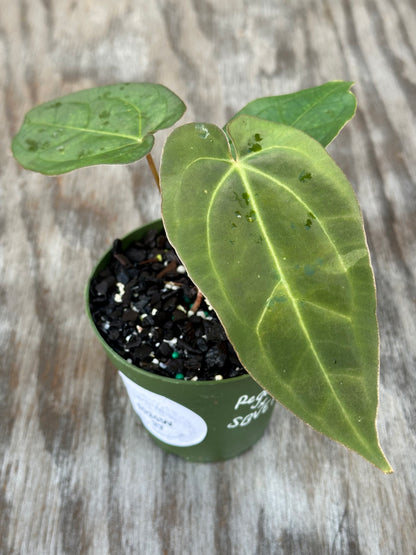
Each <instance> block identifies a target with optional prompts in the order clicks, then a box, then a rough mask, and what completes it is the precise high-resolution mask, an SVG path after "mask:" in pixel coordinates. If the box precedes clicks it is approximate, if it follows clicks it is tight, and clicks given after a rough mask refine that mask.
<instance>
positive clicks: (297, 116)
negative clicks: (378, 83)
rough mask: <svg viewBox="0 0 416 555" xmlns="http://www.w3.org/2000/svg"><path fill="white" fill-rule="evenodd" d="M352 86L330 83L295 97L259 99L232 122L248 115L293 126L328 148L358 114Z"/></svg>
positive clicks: (296, 94) (335, 82) (297, 94)
mask: <svg viewBox="0 0 416 555" xmlns="http://www.w3.org/2000/svg"><path fill="white" fill-rule="evenodd" d="M352 84H353V83H352V82H346V81H330V82H329V83H325V84H323V85H320V86H319V87H313V88H311V89H304V90H302V91H298V92H295V93H292V94H285V95H282V96H269V97H264V98H258V99H257V100H253V101H252V102H249V103H248V104H247V106H245V107H244V108H243V109H242V110H240V111H239V112H238V113H237V114H236V115H235V116H234V118H233V119H235V118H236V117H238V116H240V115H242V114H245V115H248V116H256V117H259V118H262V119H266V120H269V121H274V122H276V123H284V124H286V125H291V126H292V127H296V128H297V129H300V130H301V131H304V132H305V133H307V134H308V135H310V136H311V137H313V138H314V139H316V140H317V141H319V142H320V143H321V145H323V146H327V145H328V144H329V143H330V142H331V141H332V140H333V139H334V138H335V137H336V136H337V135H338V133H339V131H340V130H341V129H342V127H344V125H345V124H346V123H347V122H348V121H349V120H350V119H351V118H352V117H353V116H354V114H355V110H356V100H355V96H354V95H353V93H352V92H351V91H350V88H351V86H352ZM231 121H233V120H231Z"/></svg>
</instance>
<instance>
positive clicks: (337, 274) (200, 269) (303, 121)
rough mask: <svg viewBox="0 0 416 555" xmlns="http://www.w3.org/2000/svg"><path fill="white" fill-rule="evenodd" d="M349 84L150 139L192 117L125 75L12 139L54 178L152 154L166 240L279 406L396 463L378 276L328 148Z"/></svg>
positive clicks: (57, 106) (350, 98)
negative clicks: (381, 387) (158, 150)
mask: <svg viewBox="0 0 416 555" xmlns="http://www.w3.org/2000/svg"><path fill="white" fill-rule="evenodd" d="M351 85H352V83H349V82H343V81H334V82H329V83H325V84H323V85H321V86H318V87H314V88H311V89H306V90H303V91H299V92H296V93H294V94H288V95H283V96H274V97H265V98H260V99H257V100H254V101H253V102H250V103H249V104H248V105H247V106H245V107H244V108H243V109H242V110H241V111H240V112H238V113H237V114H236V115H235V116H234V117H233V118H232V119H231V121H230V122H229V123H228V124H227V125H226V126H225V127H224V128H223V129H221V128H219V127H217V126H216V125H213V124H210V123H207V122H199V123H188V124H186V125H183V126H180V127H177V128H176V129H175V130H174V131H173V132H172V133H171V135H170V136H169V137H168V139H167V141H166V144H165V147H164V152H163V155H162V161H161V173H160V184H159V176H158V173H157V171H156V168H155V164H154V162H153V159H152V157H151V150H152V147H153V142H154V137H153V134H154V133H155V132H156V131H158V130H159V129H162V128H167V127H170V126H172V125H174V124H175V123H176V122H177V121H178V119H179V118H180V117H181V116H182V114H183V113H184V111H185V105H184V104H183V102H182V101H181V100H180V99H179V98H178V97H177V96H176V95H175V94H173V93H172V92H171V91H170V90H168V89H167V88H165V87H163V86H161V85H156V84H150V83H130V84H117V85H111V86H105V87H98V88H93V89H88V90H83V91H79V92H76V93H73V94H70V95H67V96H64V97H62V98H59V99H55V100H52V101H50V102H46V103H45V104H42V105H40V106H37V107H35V108H34V109H32V110H31V111H30V112H28V114H27V115H26V118H25V120H24V123H23V125H22V127H21V129H20V131H19V132H18V134H17V135H16V137H15V138H14V141H13V145H12V149H13V153H14V156H15V157H16V159H17V160H18V161H19V162H20V163H21V164H22V165H23V166H24V167H25V168H27V169H31V170H35V171H39V172H42V173H44V174H47V175H55V174H60V173H64V172H68V171H71V170H74V169H76V168H80V167H83V166H89V165H95V164H121V163H130V162H133V161H136V160H138V159H140V158H143V157H147V159H148V161H149V164H150V167H151V169H152V171H153V175H154V176H155V178H156V180H157V182H158V185H159V187H160V190H161V195H162V217H163V222H164V225H165V229H166V233H167V236H168V238H169V240H170V242H171V243H172V244H173V246H174V248H175V249H176V251H177V254H178V256H179V257H180V259H181V260H182V262H183V264H184V266H185V267H186V269H187V272H188V274H189V276H190V277H191V279H192V280H193V281H194V283H195V284H196V285H197V287H198V288H199V290H200V291H201V292H202V294H203V295H205V296H206V298H207V299H208V301H209V303H210V305H211V306H212V307H213V308H214V310H215V311H216V313H217V315H218V317H219V318H220V320H221V322H222V324H223V326H224V328H225V330H226V332H227V335H228V337H229V339H230V341H231V343H232V344H233V346H234V348H235V350H236V352H237V353H238V356H239V358H240V361H241V363H242V364H243V366H244V367H245V369H246V370H247V371H248V372H249V373H250V374H251V375H252V376H253V378H254V379H255V380H256V381H257V382H258V383H259V384H260V385H261V386H262V387H263V388H264V389H266V390H267V391H268V392H269V393H270V394H271V395H272V396H273V397H275V398H276V399H277V400H278V401H279V402H280V403H282V404H283V405H284V406H286V407H287V408H288V409H290V410H291V411H293V412H294V413H295V414H296V415H297V416H298V417H300V418H301V419H303V420H304V421H305V422H306V423H308V424H310V425H311V426H312V427H313V428H315V429H316V430H318V431H320V432H322V433H323V434H325V435H327V436H328V437H330V438H332V439H334V440H336V441H338V442H340V443H342V444H344V445H345V446H347V447H348V448H350V449H353V450H355V451H356V452H358V453H359V454H361V455H362V456H363V457H365V458H366V459H368V460H369V461H370V462H372V463H373V464H374V465H376V466H377V467H379V468H380V469H381V470H383V471H384V472H386V473H388V472H391V468H390V465H389V463H388V462H387V460H386V458H385V456H384V454H383V452H382V450H381V448H380V445H379V441H378V435H377V428H376V416H377V405H378V375H379V337H378V327H377V320H376V296H375V286H374V277H373V272H372V269H371V265H370V258H369V253H368V248H367V243H366V238H365V233H364V228H363V221H362V216H361V212H360V208H359V206H358V203H357V200H356V197H355V194H354V191H353V189H352V187H351V185H350V183H349V182H348V180H347V179H346V177H345V175H344V174H343V172H342V171H341V170H340V168H339V167H338V166H337V165H336V164H335V162H334V161H333V160H332V159H331V157H330V156H329V155H328V153H327V152H326V150H325V147H326V146H327V145H328V144H329V143H330V142H331V141H332V139H333V138H334V137H335V136H336V135H337V134H338V132H339V131H340V129H341V128H342V127H343V126H344V125H345V123H346V122H347V121H348V120H350V119H351V118H352V116H353V115H354V112H355V109H356V100H355V97H354V95H353V94H352V93H351V91H350V88H351Z"/></svg>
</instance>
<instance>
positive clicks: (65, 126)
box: [30, 121, 143, 143]
mask: <svg viewBox="0 0 416 555" xmlns="http://www.w3.org/2000/svg"><path fill="white" fill-rule="evenodd" d="M30 124H31V125H38V126H39V127H53V128H56V129H70V130H71V131H78V132H80V133H91V134H94V135H109V136H111V137H119V138H123V139H129V140H131V141H134V142H136V143H142V142H143V138H142V137H135V136H133V135H125V134H123V133H114V132H110V131H99V130H98V129H87V128H85V127H75V126H74V125H68V124H62V123H61V124H58V123H46V122H38V121H30ZM72 139H73V137H71V138H70V139H63V142H68V141H70V140H72ZM57 142H59V141H57Z"/></svg>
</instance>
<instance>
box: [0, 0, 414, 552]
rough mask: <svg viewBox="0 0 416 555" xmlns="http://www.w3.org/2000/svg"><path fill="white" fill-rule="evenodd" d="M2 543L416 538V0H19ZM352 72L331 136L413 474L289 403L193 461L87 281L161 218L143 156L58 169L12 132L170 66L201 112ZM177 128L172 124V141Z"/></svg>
mask: <svg viewBox="0 0 416 555" xmlns="http://www.w3.org/2000/svg"><path fill="white" fill-rule="evenodd" d="M0 12H1V14H0V95H1V96H0V129H1V133H0V178H1V190H0V249H1V250H0V351H1V354H0V372H1V385H0V401H1V408H0V441H1V448H0V553H1V554H2V555H3V554H35V555H37V554H49V553H58V554H61V553H62V554H71V555H74V554H84V553H92V554H106V553H111V554H117V555H118V554H124V553H126V554H140V555H141V554H144V555H148V554H149V555H155V554H156V555H159V554H161V555H162V554H168V555H170V554H178V555H186V554H198V555H205V554H207V555H212V554H221V555H229V554H235V555H244V554H249V555H254V554H256V555H268V554H281V553H282V554H292V553H293V554H308V555H309V554H317V555H322V554H327V553H328V554H329V553H336V554H338V553H342V554H343V553H351V554H365V555H368V554H378V553H381V554H386V555H387V554H388V555H390V554H399V555H401V554H403V555H408V554H412V553H416V527H415V520H416V515H415V512H416V496H415V487H416V445H415V425H416V417H415V405H416V383H415V363H416V347H415V345H416V340H415V337H416V325H415V306H416V286H415V268H416V189H415V175H416V169H415V167H414V159H415V152H416V148H415V147H416V140H415V123H416V122H415V108H416V95H415V93H416V71H415V69H416V63H415V58H416V9H415V3H414V0H303V1H302V0H290V1H283V0H275V1H273V0H269V1H256V0H245V1H243V0H240V1H239V0H182V1H179V0H155V1H152V0H117V2H115V1H114V0H84V1H81V0H72V1H69V0H68V1H64V0H55V1H54V0H14V1H8V0H0ZM333 79H345V80H354V81H355V82H356V86H355V93H356V95H357V97H358V102H359V110H358V112H357V115H356V117H355V118H354V120H353V122H352V123H351V124H350V125H349V126H348V128H347V129H345V130H344V131H343V132H342V134H341V135H340V136H339V137H338V138H337V139H336V141H335V142H334V143H333V145H332V146H331V147H330V152H331V154H332V156H333V157H334V158H335V160H336V161H337V162H338V164H339V165H340V166H341V167H342V168H343V170H344V172H345V173H346V174H347V176H348V178H349V179H350V181H351V182H352V184H353V186H354V188H355V190H356V192H357V195H358V197H359V200H360V203H361V205H362V209H363V214H364V218H365V223H366V229H367V232H368V240H369V245H370V248H371V251H372V258H373V263H374V270H375V274H376V280H377V286H378V302H379V305H378V313H379V321H380V334H381V377H380V410H379V418H378V424H379V430H380V439H381V443H382V446H383V447H384V450H385V452H386V454H387V456H388V458H389V460H390V462H391V464H392V465H393V467H394V470H395V473H394V474H393V475H391V476H385V475H383V474H382V473H381V472H380V471H378V470H376V469H375V468H373V467H372V466H371V465H370V464H368V463H366V462H365V461H364V460H362V459H361V458H360V457H359V456H358V455H355V454H353V453H351V452H348V451H347V450H346V449H344V448H342V447H341V446H339V445H336V444H334V443H332V442H330V441H329V440H327V439H326V438H324V437H322V436H320V435H319V434H317V433H316V432H314V431H312V430H311V429H309V428H307V427H306V426H305V425H304V424H303V423H301V422H299V421H298V420H297V419H296V418H295V417H294V416H293V415H291V414H290V413H289V412H287V411H286V410H285V409H283V408H281V407H279V406H278V407H276V408H275V412H274V414H273V417H272V421H271V424H270V426H269V428H268V431H267V433H266V435H265V436H264V438H263V439H262V440H261V441H260V442H259V443H258V444H257V446H256V448H255V449H252V450H250V451H249V452H247V453H245V454H244V455H242V456H240V457H239V458H237V459H234V460H232V461H228V462H225V463H218V464H200V465H197V464H191V463H186V462H184V461H182V460H181V459H179V458H176V457H175V456H172V455H167V454H165V453H164V452H163V451H162V450H160V449H159V448H158V447H156V446H154V445H153V443H152V442H151V441H150V440H149V439H148V436H147V434H146V432H145V430H144V428H143V427H142V425H141V423H140V422H139V420H138V418H137V417H136V415H135V414H134V412H133V410H132V408H131V406H130V405H129V402H128V399H127V397H126V393H125V390H124V388H123V385H122V383H121V381H120V380H119V379H118V377H117V376H116V374H115V371H114V370H113V368H112V367H111V366H110V365H109V364H108V363H107V362H106V360H105V357H104V354H103V352H102V351H101V347H100V346H99V344H98V342H97V340H96V339H95V338H94V337H93V333H92V331H91V330H90V328H89V325H88V323H87V319H86V316H85V315H84V309H83V290H84V286H85V283H86V280H87V278H88V275H89V272H90V270H91V269H92V267H93V265H94V262H95V261H96V259H97V257H98V256H99V255H100V254H101V253H102V252H103V250H105V249H106V248H107V247H108V246H109V245H110V244H111V242H112V240H113V239H114V238H115V237H117V236H121V235H123V234H124V233H126V232H128V231H130V230H132V229H133V228H135V227H137V226H138V225H140V224H142V223H144V222H148V221H150V220H152V219H154V218H156V217H157V216H158V214H159V201H158V194H157V191H156V188H155V187H154V186H153V184H152V178H151V175H150V172H149V170H148V168H147V166H146V164H145V163H140V162H139V163H138V164H135V165H132V166H129V167H116V166H109V167H96V168H89V169H84V170H81V171H78V172H75V173H70V174H67V175H66V176H64V177H62V178H46V177H43V176H41V175H37V174H32V173H29V172H26V171H24V170H22V169H21V168H20V167H19V166H18V165H17V164H16V163H15V162H14V160H13V158H12V156H11V153H10V141H11V138H12V136H13V134H14V133H15V132H16V131H17V130H18V127H19V126H20V124H21V122H22V118H23V114H24V112H25V111H26V110H27V109H29V108H30V107H32V106H33V105H34V104H36V103H38V102H41V101H45V100H48V99H50V98H53V97H55V96H57V95H61V94H64V93H68V92H71V91H74V90H76V89H79V88H84V87H90V86H95V85H100V84H109V83H113V82H117V81H153V82H160V83H163V84H165V85H167V86H168V87H170V88H172V89H173V90H174V91H175V92H176V93H177V94H179V95H180V96H181V97H182V98H183V99H184V100H185V101H186V103H187V105H188V111H187V113H186V115H185V118H184V119H183V121H184V122H186V121H193V120H199V121H201V120H205V121H210V122H214V123H217V124H220V125H222V124H223V123H224V122H225V121H226V120H227V118H228V117H230V116H231V115H232V114H233V113H234V112H235V111H237V110H238V109H240V108H241V107H242V106H243V105H244V104H245V103H247V102H248V101H249V100H251V99H253V98H255V97H257V96H265V95H273V94H283V93H287V92H292V91H295V90H297V89H299V88H305V87H310V86H314V85H318V84H321V83H323V82H325V81H329V80H333ZM163 138H164V134H163V133H161V134H159V136H158V142H157V146H156V150H155V158H156V160H158V158H159V155H160V149H161V143H162V142H163Z"/></svg>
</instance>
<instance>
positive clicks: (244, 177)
mask: <svg viewBox="0 0 416 555" xmlns="http://www.w3.org/2000/svg"><path fill="white" fill-rule="evenodd" d="M245 170H246V168H245V167H244V165H242V164H239V166H238V167H237V171H238V172H239V175H240V177H241V180H242V182H243V185H244V187H245V189H246V192H247V193H248V194H249V195H250V199H251V202H252V204H253V209H254V211H255V212H256V214H257V218H256V221H257V222H258V225H259V227H260V229H261V231H262V233H263V236H264V237H265V239H266V244H267V247H268V249H269V251H270V255H271V258H272V260H273V263H274V264H275V267H276V271H277V272H278V273H279V276H280V279H281V283H282V284H283V286H284V287H285V289H286V292H287V296H288V298H289V300H290V302H291V303H292V306H293V309H294V312H295V314H296V317H297V319H298V322H299V325H300V327H301V329H302V332H303V334H304V336H305V338H306V340H307V342H308V343H309V347H310V349H311V352H312V354H313V356H314V358H315V360H316V362H317V364H318V367H319V369H320V371H321V373H322V375H323V377H324V380H325V382H326V383H327V385H328V387H329V389H330V391H331V393H332V395H333V397H334V399H335V400H336V403H337V405H338V406H339V408H340V410H341V412H342V414H343V415H344V417H345V419H346V421H347V422H348V424H349V426H350V428H351V429H352V430H353V432H354V435H355V436H356V438H357V439H358V441H359V442H360V444H361V445H362V446H363V447H364V449H365V451H366V452H368V445H367V444H366V443H365V442H364V441H363V439H362V436H361V434H360V433H359V431H358V430H357V428H356V426H355V425H354V423H353V422H352V420H351V418H350V416H349V415H348V413H347V412H346V410H345V407H344V405H343V403H342V402H341V400H340V399H339V397H338V395H337V392H336V391H335V389H334V387H333V385H332V383H331V380H330V379H329V377H328V374H327V372H326V370H325V366H324V365H323V363H322V361H321V359H320V357H319V354H318V352H317V351H316V349H315V346H314V344H313V341H312V339H311V337H310V334H309V331H308V329H307V327H306V325H305V323H304V321H303V318H302V315H301V313H300V311H299V308H298V306H297V303H296V302H295V298H294V296H293V294H292V291H291V289H290V286H289V284H288V282H287V280H286V278H285V276H284V273H283V270H282V268H281V266H280V264H279V261H278V259H277V257H276V255H275V253H274V249H273V245H272V244H271V243H270V239H269V237H268V233H267V230H266V228H265V226H264V223H263V221H262V217H261V214H260V212H259V208H258V206H257V204H256V201H255V196H254V194H253V191H252V189H251V187H250V184H249V182H248V179H247V175H246V171H245ZM258 325H259V324H258ZM258 325H257V326H256V333H257V335H258V337H259V340H260V335H259V331H258Z"/></svg>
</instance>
